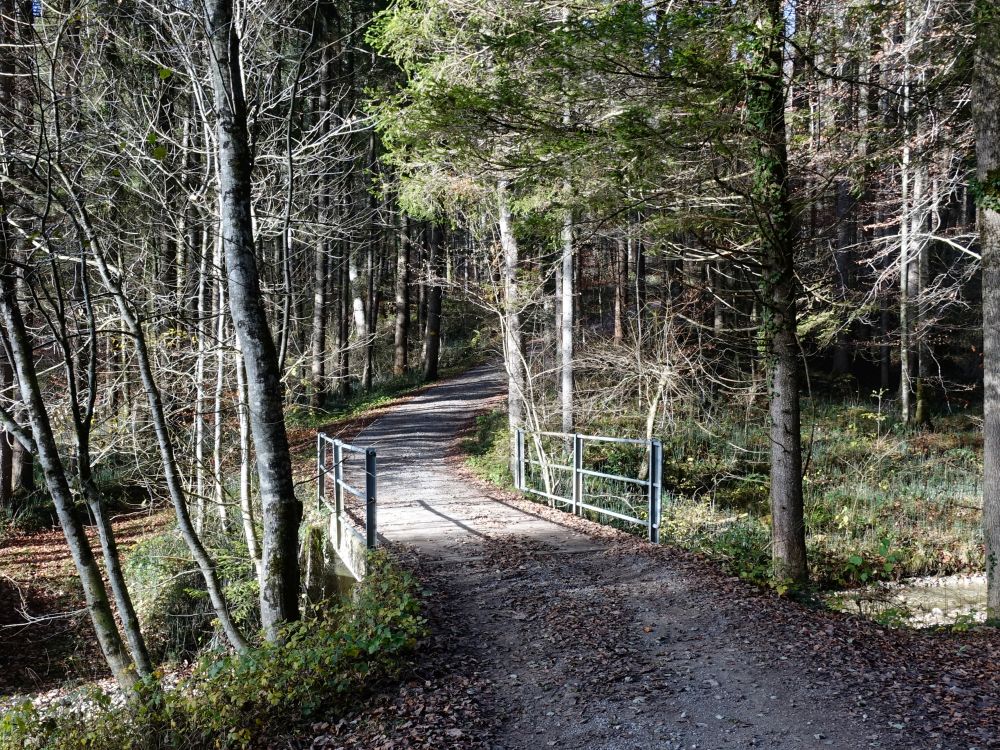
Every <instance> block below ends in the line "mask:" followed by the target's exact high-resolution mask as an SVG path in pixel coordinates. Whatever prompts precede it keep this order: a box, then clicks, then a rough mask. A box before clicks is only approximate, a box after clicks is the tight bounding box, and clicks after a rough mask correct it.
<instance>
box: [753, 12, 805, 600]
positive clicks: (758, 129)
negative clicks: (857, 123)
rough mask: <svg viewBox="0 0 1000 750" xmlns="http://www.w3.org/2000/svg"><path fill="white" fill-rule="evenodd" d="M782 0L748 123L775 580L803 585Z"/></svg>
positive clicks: (765, 25) (772, 18)
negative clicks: (764, 357) (758, 257)
mask: <svg viewBox="0 0 1000 750" xmlns="http://www.w3.org/2000/svg"><path fill="white" fill-rule="evenodd" d="M782 5H783V3H782V2H781V0H765V2H764V9H765V12H764V14H763V15H762V17H761V19H760V21H759V29H760V30H761V37H762V49H761V51H760V53H759V58H758V59H757V61H756V64H755V66H754V67H755V68H756V69H755V70H754V71H752V76H751V78H750V91H749V93H748V97H747V109H748V113H747V120H748V124H749V127H750V136H751V138H752V140H753V145H754V151H755V153H754V191H753V199H754V200H753V202H754V211H755V212H756V215H757V225H758V227H759V231H760V236H761V256H762V261H763V262H762V266H763V267H762V269H761V271H762V275H761V278H762V281H761V300H762V302H763V320H762V335H763V339H764V343H765V345H766V348H767V364H768V368H769V374H770V399H771V403H770V416H771V535H772V538H771V543H772V558H773V564H774V576H775V578H776V579H777V580H778V581H789V582H792V583H794V584H803V583H805V582H806V580H807V576H808V573H807V568H806V544H805V524H804V520H803V498H802V435H801V416H800V411H799V361H798V360H799V349H798V342H797V340H796V314H797V311H796V293H797V288H796V280H795V249H796V232H795V221H794V214H793V212H792V205H791V198H790V194H789V183H788V150H787V145H786V134H785V86H784V74H783V62H784V27H785V18H784V15H783V12H782Z"/></svg>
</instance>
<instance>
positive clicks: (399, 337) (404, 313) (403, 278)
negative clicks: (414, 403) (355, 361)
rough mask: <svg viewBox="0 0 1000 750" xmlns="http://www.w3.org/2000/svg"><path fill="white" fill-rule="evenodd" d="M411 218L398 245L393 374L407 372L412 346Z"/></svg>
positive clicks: (397, 375)
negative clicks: (410, 338) (410, 337)
mask: <svg viewBox="0 0 1000 750" xmlns="http://www.w3.org/2000/svg"><path fill="white" fill-rule="evenodd" d="M409 334H410V220H409V218H408V217H406V216H404V217H403V226H402V231H401V232H400V235H399V244H398V245H397V246H396V333H395V336H394V340H393V344H394V346H395V356H394V358H393V362H392V374H393V375H395V376H396V377H397V378H399V377H402V376H403V375H405V374H406V370H407V368H408V362H407V360H408V358H409V347H410V340H409Z"/></svg>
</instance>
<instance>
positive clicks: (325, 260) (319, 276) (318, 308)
mask: <svg viewBox="0 0 1000 750" xmlns="http://www.w3.org/2000/svg"><path fill="white" fill-rule="evenodd" d="M328 213H329V212H328V211H327V210H326V201H325V199H324V198H323V197H322V196H321V197H320V217H321V222H320V223H324V222H325V220H326V217H327V216H328ZM329 243H330V241H329V239H328V238H326V237H325V236H321V237H319V238H317V240H316V256H315V265H314V270H313V272H314V276H313V319H312V337H311V340H310V347H309V349H310V357H311V360H312V364H311V366H310V389H309V390H310V402H311V403H312V406H313V407H314V408H319V407H321V406H322V405H323V399H324V398H325V397H326V321H327V318H328V317H329V316H328V315H327V288H328V286H329V279H328V278H327V277H328V267H329V262H330V261H329V254H330V253H329Z"/></svg>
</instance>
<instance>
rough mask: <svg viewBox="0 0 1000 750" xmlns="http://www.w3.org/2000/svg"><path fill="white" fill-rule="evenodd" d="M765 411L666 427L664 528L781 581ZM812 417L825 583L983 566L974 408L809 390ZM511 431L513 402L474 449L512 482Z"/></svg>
mask: <svg viewBox="0 0 1000 750" xmlns="http://www.w3.org/2000/svg"><path fill="white" fill-rule="evenodd" d="M758 416H760V417H761V419H759V420H753V421H751V420H744V421H737V420H731V421H726V422H721V423H719V422H717V423H715V424H709V425H707V424H705V423H701V422H694V421H690V422H679V423H676V424H673V425H670V426H667V427H666V428H665V429H663V430H662V431H657V437H660V438H661V440H662V442H663V456H664V459H663V460H664V465H663V478H664V498H663V519H662V523H663V527H662V530H663V539H664V541H667V542H670V543H673V544H677V545H679V546H681V547H684V548H686V549H690V550H693V551H697V552H700V553H702V554H705V555H707V556H708V557H710V558H712V559H715V560H717V561H718V562H720V563H721V564H722V565H723V566H724V567H725V568H726V569H727V570H728V571H730V572H731V573H733V574H736V575H740V576H742V577H744V578H748V579H751V580H755V581H759V582H769V580H770V570H771V550H770V542H771V539H770V511H769V503H768V476H767V465H766V461H767V433H766V428H765V427H764V424H765V423H764V420H763V415H758ZM803 421H804V425H803V439H804V441H805V443H806V445H807V456H808V459H807V462H806V466H807V471H806V475H805V479H804V487H805V511H806V515H805V520H806V530H807V545H808V548H809V553H810V555H809V559H810V572H811V578H812V583H813V584H814V585H816V586H818V587H819V588H821V589H826V590H831V589H832V590H836V589H842V588H850V587H854V586H859V585H865V584H868V583H872V582H876V581H888V580H900V579H902V578H907V577H911V576H927V575H948V574H954V573H966V572H972V571H981V570H982V568H983V564H984V560H983V550H982V532H981V530H980V526H979V519H980V515H981V498H980V482H981V479H980V477H981V474H982V436H981V432H980V430H979V427H978V425H977V423H976V421H975V420H974V419H972V418H970V417H968V416H965V415H961V414H959V415H954V416H945V417H941V418H939V419H938V420H937V424H936V429H935V431H933V432H929V431H920V430H912V429H909V428H907V427H905V426H904V425H902V424H900V423H899V422H898V420H896V419H895V418H893V417H891V416H887V415H886V414H885V413H884V412H882V411H880V410H879V408H878V404H877V402H876V403H870V404H869V403H864V402H855V403H850V404H842V403H836V404H834V403H827V402H820V401H817V402H816V403H815V404H810V403H807V405H806V408H805V418H804V420H803ZM586 430H587V431H589V432H591V433H592V434H627V435H629V436H635V435H636V434H641V427H640V426H639V425H638V424H636V425H625V426H623V425H621V424H607V423H602V422H601V421H599V420H597V421H595V423H594V424H589V425H587V427H586ZM507 445H508V442H507V420H506V415H505V414H504V413H503V412H500V411H497V412H492V413H490V414H486V415H482V416H480V417H479V418H478V420H477V424H476V428H475V430H474V431H473V433H472V434H471V435H470V436H469V437H468V438H467V439H466V441H465V444H464V450H465V452H466V454H467V461H468V462H469V464H470V465H471V467H472V468H473V469H474V470H476V471H477V472H478V473H479V474H480V475H481V476H482V477H483V478H485V479H488V480H490V481H492V482H494V483H499V484H507V485H509V483H510V479H509V471H508V468H507V456H506V450H507ZM590 455H591V454H590V453H588V456H590ZM594 460H596V461H598V462H601V463H602V465H603V466H602V467H598V468H603V467H609V466H611V465H615V466H617V465H618V464H620V463H624V462H625V461H624V460H623V458H622V457H621V456H617V454H615V455H611V454H606V455H601V456H595V457H594ZM616 462H618V463H616ZM631 468H632V469H633V470H634V469H636V468H637V467H634V466H633V467H631ZM603 470H607V469H606V468H604V469H603ZM623 528H627V527H623Z"/></svg>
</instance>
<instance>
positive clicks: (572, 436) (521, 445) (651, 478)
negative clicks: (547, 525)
mask: <svg viewBox="0 0 1000 750" xmlns="http://www.w3.org/2000/svg"><path fill="white" fill-rule="evenodd" d="M526 437H530V438H532V439H531V448H533V449H534V456H533V457H532V456H530V455H529V450H528V448H527V441H526V440H525V438H526ZM541 438H556V439H560V440H562V441H564V444H565V446H571V448H572V456H573V464H572V465H569V464H564V463H556V462H554V461H550V460H549V459H548V457H547V455H546V451H545V450H544V448H543V447H542V441H541ZM587 443H617V444H624V445H634V446H638V447H645V449H646V459H645V460H646V462H647V469H646V478H645V479H643V478H642V477H640V476H634V477H633V476H625V475H624V474H613V473H610V472H604V471H598V470H597V469H594V468H587V467H586V466H585V462H586V444H587ZM514 451H515V456H514V485H515V486H516V487H517V489H518V490H520V491H521V492H525V493H528V494H531V495H535V496H537V497H542V498H545V499H546V500H549V501H551V503H552V505H553V507H554V506H555V505H556V504H559V505H562V506H570V512H572V513H573V514H575V515H581V514H582V512H583V511H585V510H588V511H591V512H593V513H597V514H599V515H602V516H607V517H610V518H615V519H618V520H620V521H626V522H629V523H636V524H645V525H646V528H647V536H648V538H649V540H650V541H651V542H659V541H660V515H661V510H662V509H661V499H662V495H663V446H662V444H661V443H660V441H659V440H656V439H655V438H654V439H651V440H644V439H638V438H619V437H604V436H601V435H581V434H580V433H567V432H544V431H529V430H524V429H518V430H517V434H516V439H515V441H514ZM528 467H538V468H539V469H540V470H541V473H542V474H543V478H544V479H545V488H544V489H542V488H539V487H533V486H530V485H529V483H528V481H527V475H528ZM551 470H555V471H558V472H564V473H565V472H571V475H572V476H571V479H572V481H571V485H570V487H571V489H570V492H569V493H567V494H562V493H559V492H551V491H550V490H553V489H557V487H555V486H554V485H558V484H559V482H558V481H553V480H552V476H551V474H549V473H548V472H550V471H551ZM588 478H590V479H596V480H604V481H605V482H621V483H623V484H627V485H630V486H633V487H636V488H644V490H645V492H644V493H643V494H644V500H645V503H644V504H645V505H646V511H647V512H646V517H645V518H642V517H640V516H638V515H630V514H629V513H627V512H623V511H622V510H616V509H614V508H608V507H605V506H601V505H596V504H594V503H593V502H588V494H587V490H588V486H587V479H588ZM617 497H618V499H619V500H620V502H621V503H622V505H624V506H626V507H628V506H630V505H631V504H630V503H629V502H628V498H627V496H626V494H625V493H621V494H620V495H619V496H617ZM631 507H634V505H633V506H631Z"/></svg>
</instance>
